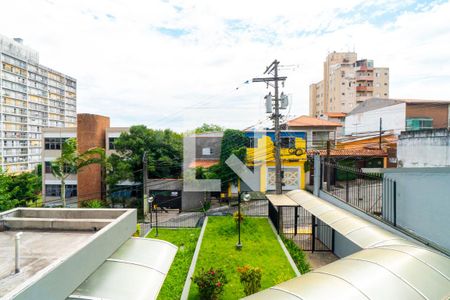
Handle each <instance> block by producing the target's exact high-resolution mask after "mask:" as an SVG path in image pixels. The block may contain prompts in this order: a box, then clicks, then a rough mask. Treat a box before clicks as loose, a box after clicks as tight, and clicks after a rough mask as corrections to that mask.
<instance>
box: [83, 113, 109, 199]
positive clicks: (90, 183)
mask: <svg viewBox="0 0 450 300" xmlns="http://www.w3.org/2000/svg"><path fill="white" fill-rule="evenodd" d="M109 125H110V120H109V118H108V117H104V116H99V115H93V114H78V116H77V141H78V151H79V152H80V153H82V152H84V151H86V150H88V149H90V148H93V147H101V148H105V131H106V128H109ZM77 180H78V206H80V204H81V202H83V201H84V200H88V199H103V198H104V184H103V172H102V167H101V166H100V165H97V164H93V165H90V166H87V167H85V168H83V169H81V170H80V171H79V172H78V178H77Z"/></svg>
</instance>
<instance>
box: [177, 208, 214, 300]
mask: <svg viewBox="0 0 450 300" xmlns="http://www.w3.org/2000/svg"><path fill="white" fill-rule="evenodd" d="M206 224H208V217H206V218H205V221H204V222H203V226H202V230H201V231H200V235H199V236H198V240H197V245H196V246H195V251H194V256H193V257H192V262H191V266H190V267H189V271H188V274H187V277H186V281H185V282H184V287H183V292H182V293H181V297H180V299H181V300H186V299H187V298H188V297H189V290H190V289H191V283H192V279H191V278H192V276H193V275H194V271H195V266H196V265H197V259H198V254H199V253H200V248H201V246H202V241H203V235H204V234H205V230H206Z"/></svg>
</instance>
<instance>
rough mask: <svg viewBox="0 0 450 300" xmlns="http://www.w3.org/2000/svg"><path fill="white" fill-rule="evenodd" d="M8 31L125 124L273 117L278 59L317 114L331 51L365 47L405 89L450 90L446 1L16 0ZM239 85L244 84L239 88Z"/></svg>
mask: <svg viewBox="0 0 450 300" xmlns="http://www.w3.org/2000/svg"><path fill="white" fill-rule="evenodd" d="M2 10H4V11H10V12H15V11H20V12H21V13H20V15H21V20H23V21H21V22H18V19H17V16H16V14H13V13H7V14H3V15H2V18H1V19H0V28H2V32H1V33H2V34H4V35H7V36H10V37H16V36H20V37H22V38H24V41H25V44H27V45H28V46H31V47H32V48H34V49H36V50H38V51H39V52H40V57H41V63H42V64H44V65H46V66H48V67H51V68H53V69H56V70H59V71H61V72H63V73H66V74H68V75H70V76H73V77H75V78H77V80H78V111H79V112H90V113H99V114H103V115H109V116H110V117H111V121H112V124H113V125H114V126H127V125H131V124H139V123H142V124H146V125H148V126H153V127H158V128H163V127H170V128H173V129H176V130H184V129H187V128H189V127H194V126H197V125H199V124H201V123H204V122H209V123H218V124H221V125H224V126H227V127H233V128H243V127H246V126H249V125H252V124H254V123H257V122H258V120H262V119H265V118H266V115H265V112H264V106H263V97H264V95H265V94H266V93H268V91H267V90H266V87H265V86H264V85H263V84H242V83H243V82H245V81H246V80H249V79H251V78H252V77H256V76H261V75H262V72H263V71H264V68H265V66H267V65H268V64H270V62H271V61H272V60H273V59H275V58H277V59H279V60H280V61H281V64H283V65H292V64H294V65H298V66H299V67H298V68H297V69H296V70H295V71H292V70H290V71H289V70H285V71H283V75H286V76H288V80H287V81H286V86H285V89H284V90H285V92H286V93H289V94H292V99H293V105H292V107H291V109H290V112H289V113H290V114H297V115H299V114H305V113H307V112H308V93H309V84H310V83H312V82H316V81H318V80H320V79H321V76H322V72H323V70H322V65H323V61H324V59H325V56H326V55H327V53H328V52H330V51H334V50H336V51H348V50H353V49H355V50H356V52H357V53H358V57H360V58H369V59H373V60H374V61H375V65H376V66H388V67H390V75H391V88H390V94H391V96H392V97H397V98H402V97H403V98H427V99H448V98H449V95H450V85H448V78H449V76H450V24H449V22H448V16H449V15H450V4H449V2H444V1H426V2H424V1H420V2H415V1H392V0H381V1H375V0H370V1H362V0H350V1H331V0H330V1H314V2H309V3H308V4H304V3H301V2H298V1H284V0H282V1H277V2H276V3H274V2H273V1H265V0H264V1H237V0H230V1H225V2H224V1H222V2H218V1H208V0H202V1H195V2H187V1H170V0H169V1H144V0H137V1H133V2H132V3H130V2H129V1H125V0H111V1H106V0H98V1H87V0H82V1H56V0H55V1H53V2H49V1H44V0H35V1H25V0H16V1H8V2H5V3H3V4H2ZM236 87H239V89H236Z"/></svg>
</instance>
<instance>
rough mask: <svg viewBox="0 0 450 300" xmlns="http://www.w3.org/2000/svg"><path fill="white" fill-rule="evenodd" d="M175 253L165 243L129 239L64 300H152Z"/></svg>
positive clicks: (153, 240) (174, 249)
mask: <svg viewBox="0 0 450 300" xmlns="http://www.w3.org/2000/svg"><path fill="white" fill-rule="evenodd" d="M176 252H177V247H176V246H174V245H172V244H171V243H168V242H166V241H162V240H157V239H144V238H131V239H129V240H128V241H127V242H125V243H124V244H123V245H122V246H121V247H120V248H119V249H117V251H116V252H114V253H113V255H111V256H110V257H109V258H108V259H107V260H106V261H105V262H104V263H103V264H102V265H101V266H100V267H99V268H98V269H97V270H96V271H95V272H94V273H92V274H91V275H90V276H89V277H88V278H87V279H86V280H85V281H84V282H83V283H82V284H81V285H80V286H79V287H78V288H77V289H76V290H75V291H74V292H73V293H72V295H70V296H69V297H68V299H71V300H72V299H73V300H74V299H110V300H116V299H117V300H121V299H124V300H129V299H133V300H134V299H136V300H139V299H156V297H157V296H158V293H159V290H160V289H161V286H162V284H163V282H164V279H165V278H166V274H167V272H168V271H169V268H170V265H171V264H172V261H173V259H174V258H175V254H176Z"/></svg>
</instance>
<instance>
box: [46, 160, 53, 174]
mask: <svg viewBox="0 0 450 300" xmlns="http://www.w3.org/2000/svg"><path fill="white" fill-rule="evenodd" d="M51 173H52V163H51V162H50V161H46V162H45V174H51Z"/></svg>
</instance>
